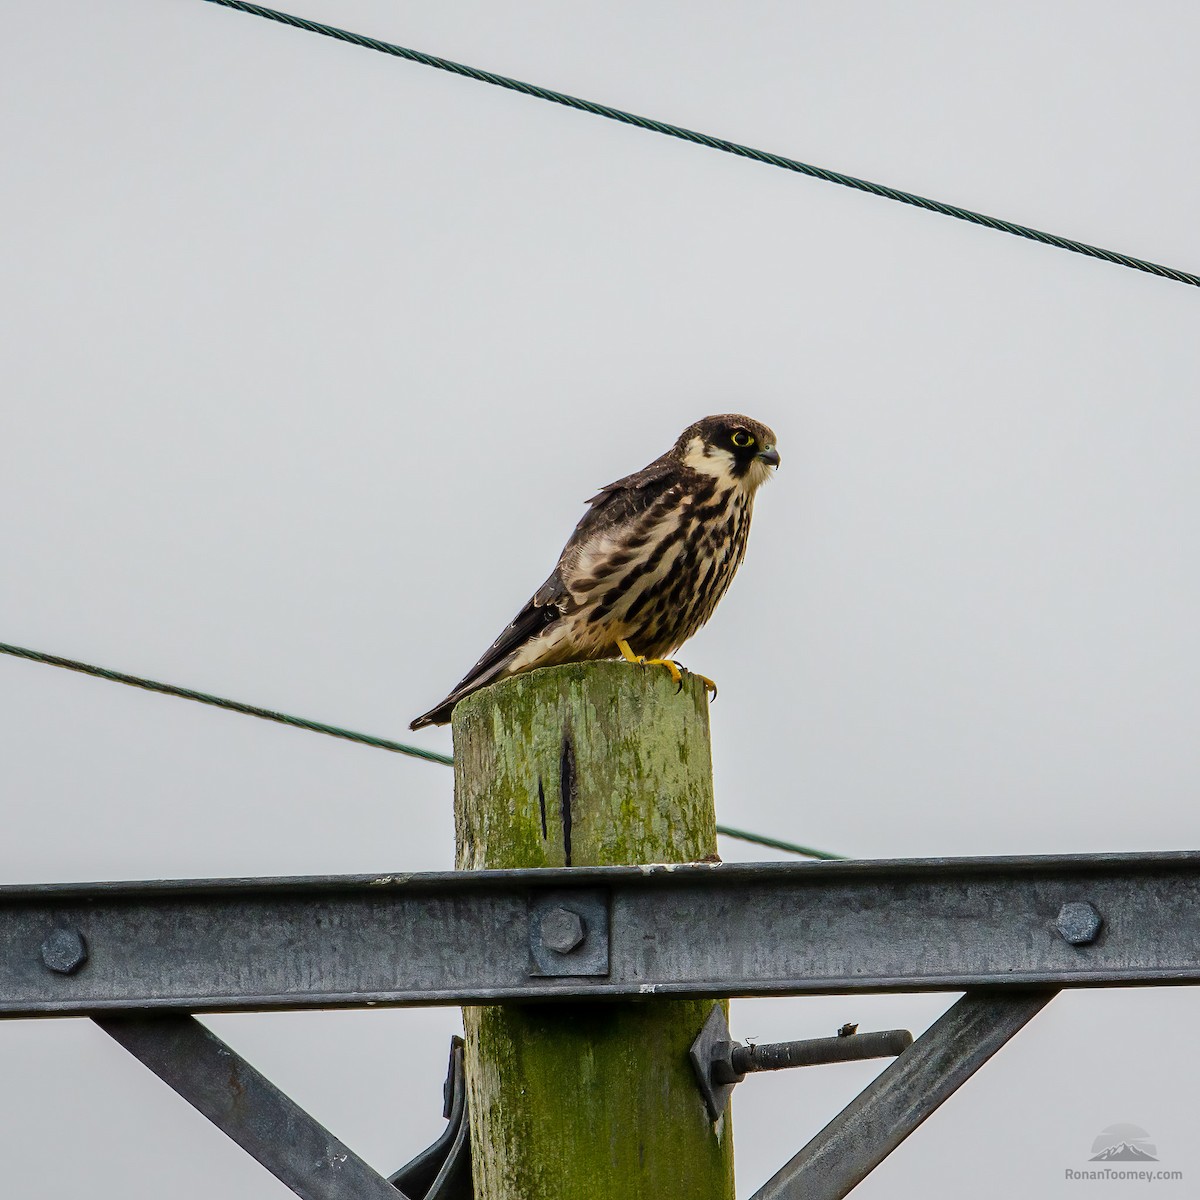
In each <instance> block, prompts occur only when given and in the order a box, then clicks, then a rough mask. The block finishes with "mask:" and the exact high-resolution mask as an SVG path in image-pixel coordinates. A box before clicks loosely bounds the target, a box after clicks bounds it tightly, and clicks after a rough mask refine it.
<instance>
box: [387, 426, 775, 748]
mask: <svg viewBox="0 0 1200 1200" xmlns="http://www.w3.org/2000/svg"><path fill="white" fill-rule="evenodd" d="M778 466H779V451H778V450H776V449H775V434H774V433H773V432H772V431H771V430H770V429H768V428H767V427H766V426H765V425H761V424H759V422H758V421H752V420H751V419H750V418H749V417H743V416H739V415H737V414H736V413H728V414H725V415H723V416H716V417H705V418H704V420H702V421H697V422H696V423H695V424H694V425H689V426H688V427H687V429H685V430H684V431H683V433H681V434H680V435H679V439H678V440H677V441H676V443H675V445H674V446H672V447H671V449H670V450H668V451H667V452H666V454H664V455H662V457H661V458H656V459H655V460H654V461H653V462H652V463H651V464H650V465H649V466H648V467H643V468H642V470H640V471H638V472H636V473H635V474H633V475H627V476H625V478H624V479H618V480H617V481H616V483H610V484H609V485H608V487H606V488H602V489H601V490H600V491H599V492H597V493H596V495H594V496H593V497H592V498H591V500H589V501H588V504H589V506H590V507H589V509H588V511H587V512H586V513H585V514H584V516H583V519H582V520H581V521H580V522H579V524H578V525H577V526H576V527H575V532H574V533H573V534H571V537H570V539H569V540H568V541H567V544H566V546H565V547H564V548H563V552H562V554H561V556H560V557H559V560H558V565H557V566H556V567H555V568H554V570H553V572H552V573H551V575H550V578H549V579H547V580H546V582H545V583H543V584H542V586H541V587H540V588H538V590H537V591H536V592H534V594H533V597H532V598H531V599H530V601H529V603H528V604H526V605H525V607H524V608H523V609H521V611H520V612H519V613H518V614H517V615H516V617H515V618H514V619H513V621H512V624H510V625H509V626H508V628H507V629H505V630H504V632H503V633H502V634H501V635H500V636H499V637H498V638H497V639H496V640H495V641H494V642H493V643H492V645H491V646H490V647H489V648H488V650H487V653H485V654H484V656H483V657H482V658H481V659H480V660H479V661H478V662H477V663H476V664H475V666H473V667H472V668H471V670H470V671H469V672H468V673H467V675H466V678H465V679H463V681H462V682H461V683H460V684H459V685H458V686H457V687H456V688H455V689H454V690H453V691H452V692H451V693H450V694H449V695H448V696H447V697H446V698H445V699H444V700H443V701H441V703H440V704H437V705H435V706H434V707H433V708H431V709H430V710H429V711H428V712H427V713H423V714H422V715H421V716H419V717H417V719H416V720H415V721H413V723H412V725H411V726H410V728H412V729H421V728H423V727H424V726H426V725H445V724H446V722H447V721H449V720H450V714H451V712H452V711H453V709H454V706H455V705H456V704H457V703H458V702H459V701H460V700H462V699H463V698H464V697H465V696H469V695H470V694H471V693H472V692H474V691H476V690H477V689H479V688H481V687H485V686H486V685H487V684H489V683H495V682H496V681H497V680H500V679H507V678H508V677H509V676H510V675H516V674H518V673H520V672H522V671H532V670H533V669H534V668H535V667H553V666H559V665H561V664H563V663H572V662H587V661H589V660H591V659H597V658H617V657H618V656H621V657H624V658H625V659H627V660H628V661H630V662H635V663H644V664H658V665H661V666H664V667H666V668H667V669H668V670H669V671H670V672H671V675H672V678H673V679H675V680H676V681H677V682H678V681H679V678H680V676H679V668H678V665H677V664H676V663H674V662H671V661H670V660H669V659H668V658H667V657H666V656H667V655H668V654H670V653H671V652H672V651H674V650H676V649H678V647H679V646H681V645H682V644H683V643H684V642H686V641H687V639H688V638H690V637H691V636H692V634H694V633H695V632H696V631H697V630H698V629H699V628H700V627H701V626H702V625H703V624H704V623H705V621H707V620H708V618H709V617H711V616H712V613H713V609H714V608H716V606H717V601H719V600H720V599H721V597H722V596H723V595H724V594H725V592H726V589H728V587H729V584H730V582H731V581H732V579H733V576H734V573H735V572H736V571H737V569H738V567H739V566H740V565H741V562H742V558H743V556H744V555H745V553H746V537H747V535H748V534H749V532H750V515H751V512H752V510H753V507H754V494H755V492H757V491H758V489H759V487H761V486H762V484H763V483H765V482H766V480H767V479H768V478H769V477H770V475H771V469H772V468H773V467H778ZM700 678H703V676H701V677H700ZM704 682H705V684H706V685H707V686H708V687H709V688H710V690H712V691H714V692H715V690H716V689H715V686H713V685H712V681H711V680H704ZM681 686H682V685H681Z"/></svg>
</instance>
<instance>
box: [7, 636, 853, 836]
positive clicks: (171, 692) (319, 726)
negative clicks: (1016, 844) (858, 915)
mask: <svg viewBox="0 0 1200 1200" xmlns="http://www.w3.org/2000/svg"><path fill="white" fill-rule="evenodd" d="M0 654H9V655H11V656H12V657H13V658H24V659H27V660H28V661H29V662H36V663H44V664H45V665H46V666H50V667H62V668H64V669H65V670H67V671H78V672H79V673H80V674H81V675H91V676H94V677H95V678H96V679H107V680H109V681H110V682H111V683H124V684H127V685H128V686H129V687H135V688H141V689H142V690H143V691H145V692H158V693H159V694H160V695H163V696H178V697H179V698H180V699H182V700H195V701H196V702H197V703H198V704H211V705H212V706H213V707H214V708H223V709H225V710H226V711H227V712H235V713H241V714H242V715H243V716H247V717H259V718H260V719H261V720H264V721H275V722H277V723H278V724H280V725H290V726H292V728H293V729H306V730H308V731H309V732H310V733H324V734H326V735H327V736H329V737H335V738H341V739H342V740H343V741H347V742H357V743H358V744H359V745H362V746H374V747H375V748H376V749H378V750H390V751H391V752H392V753H393V754H407V755H408V756H409V757H411V758H423V759H425V760H426V761H427V762H435V763H443V764H444V765H445V766H448V767H449V766H453V765H454V759H453V758H451V757H450V755H448V754H439V753H438V752H437V751H436V750H423V749H422V748H421V747H420V746H411V745H408V744H406V743H405V742H393V741H391V739H389V738H381V737H374V736H373V735H371V734H369V733H356V732H355V731H354V730H353V729H342V728H341V727H340V726H338V725H326V724H325V723H324V722H322V721H309V720H308V719H307V718H305V717H293V716H290V715H289V714H288V713H283V712H276V711H275V710H274V709H270V708H259V707H258V706H257V705H254V704H243V703H242V702H241V701H240V700H226V699H225V698H224V697H222V696H211V695H209V694H208V693H207V692H197V691H194V690H193V689H192V688H185V687H179V686H178V685H177V684H174V683H159V682H158V681H157V680H154V679H143V678H141V676H139V675H127V674H126V673H125V672H124V671H110V670H109V669H108V668H107V667H97V666H93V665H92V664H91V663H85V662H79V661H77V660H76V659H73V658H63V657H62V656H61V655H58V654H44V653H43V652H42V651H40V650H28V649H26V648H25V647H24V646H10V645H8V644H7V643H5V642H0ZM717 832H718V833H720V834H723V835H724V836H725V837H731V838H737V839H739V840H740V841H743V842H754V843H755V844H757V845H759V846H771V847H773V848H774V849H776V850H789V851H791V852H792V853H793V854H802V855H804V856H805V857H807V858H841V857H842V856H841V855H840V854H829V853H827V852H826V851H824V850H813V849H810V848H809V847H808V846H799V845H796V844H795V843H794V842H784V841H780V840H779V839H778V838H773V837H766V836H765V835H760V834H757V833H747V832H746V831H745V830H743V829H730V828H729V827H728V826H726V825H718V826H717Z"/></svg>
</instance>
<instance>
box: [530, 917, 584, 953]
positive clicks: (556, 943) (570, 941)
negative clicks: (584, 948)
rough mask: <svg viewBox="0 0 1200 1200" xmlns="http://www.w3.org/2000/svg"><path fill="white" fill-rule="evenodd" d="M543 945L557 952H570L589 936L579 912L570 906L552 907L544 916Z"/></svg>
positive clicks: (542, 927) (542, 925)
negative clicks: (572, 909) (574, 911)
mask: <svg viewBox="0 0 1200 1200" xmlns="http://www.w3.org/2000/svg"><path fill="white" fill-rule="evenodd" d="M540 932H541V938H542V945H543V946H545V947H546V949H547V950H553V951H554V952H555V953H557V954H570V953H571V951H572V950H574V949H575V947H576V946H578V945H580V943H582V941H583V939H584V938H585V937H587V930H586V929H585V928H584V926H583V922H582V921H581V920H580V919H579V914H578V913H573V912H572V911H571V910H570V909H569V908H552V909H551V910H550V911H549V912H548V913H546V914H545V915H544V916H543V917H542V924H541V930H540Z"/></svg>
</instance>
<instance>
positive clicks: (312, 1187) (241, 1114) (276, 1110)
mask: <svg viewBox="0 0 1200 1200" xmlns="http://www.w3.org/2000/svg"><path fill="white" fill-rule="evenodd" d="M96 1024H97V1025H99V1026H100V1028H101V1029H103V1030H104V1032H105V1033H107V1034H108V1035H109V1036H110V1037H112V1038H113V1039H114V1040H115V1041H117V1042H119V1043H120V1044H121V1045H122V1046H124V1047H125V1049H126V1050H128V1051H129V1053H130V1054H132V1055H133V1056H134V1057H135V1058H138V1059H140V1060H141V1061H142V1062H143V1063H144V1064H145V1065H146V1066H147V1067H149V1068H150V1070H151V1071H153V1072H154V1073H155V1075H157V1076H158V1077H159V1078H160V1079H162V1080H163V1081H164V1082H165V1083H167V1084H169V1085H170V1086H171V1087H173V1088H174V1089H175V1090H176V1091H177V1092H178V1093H179V1094H180V1095H181V1096H182V1097H183V1098H184V1099H185V1100H186V1101H187V1102H188V1103H189V1104H191V1105H193V1106H194V1107H195V1108H197V1109H199V1110H200V1112H202V1113H203V1114H204V1115H205V1116H206V1117H207V1118H208V1119H209V1120H210V1121H211V1122H212V1123H213V1124H214V1125H216V1126H217V1128H218V1129H220V1130H221V1131H222V1133H225V1134H227V1135H228V1136H229V1137H230V1138H232V1139H233V1140H234V1141H235V1142H237V1144H238V1145H239V1146H241V1147H242V1149H243V1150H245V1151H246V1152H247V1153H248V1154H250V1155H252V1156H253V1157H254V1158H256V1159H258V1161H259V1162H260V1163H262V1165H263V1166H264V1167H266V1168H267V1170H268V1171H270V1172H271V1174H272V1175H274V1176H275V1177H276V1178H277V1179H279V1180H281V1181H282V1182H283V1183H285V1184H286V1185H287V1186H288V1187H290V1188H291V1189H292V1191H293V1192H295V1193H296V1195H297V1196H299V1197H301V1200H407V1198H406V1197H405V1194H404V1193H403V1192H402V1191H400V1190H399V1189H398V1188H397V1187H395V1186H393V1185H392V1184H390V1183H389V1182H388V1181H387V1180H386V1179H384V1177H383V1176H382V1175H380V1174H379V1173H378V1172H377V1171H376V1170H375V1169H374V1168H373V1167H371V1166H370V1165H369V1164H368V1163H366V1162H364V1161H363V1160H362V1159H361V1158H359V1157H358V1155H357V1154H355V1153H354V1151H353V1150H351V1149H350V1148H349V1147H348V1146H345V1145H343V1143H342V1142H340V1141H339V1140H338V1139H337V1138H335V1137H334V1136H333V1134H331V1133H330V1132H329V1131H328V1130H327V1129H325V1128H324V1127H323V1126H322V1125H320V1124H319V1123H318V1122H317V1121H316V1120H314V1119H313V1118H312V1117H311V1116H309V1114H308V1113H306V1112H305V1111H304V1109H302V1108H301V1107H300V1106H299V1105H298V1104H297V1103H296V1102H295V1101H294V1100H291V1099H289V1097H287V1096H285V1095H284V1094H283V1092H281V1091H280V1090H279V1089H278V1088H277V1087H276V1086H275V1085H274V1084H273V1083H272V1082H271V1081H270V1080H269V1079H267V1078H266V1077H265V1076H264V1075H262V1074H260V1073H259V1072H258V1071H256V1070H255V1069H254V1068H253V1067H252V1066H251V1065H250V1064H249V1063H248V1062H246V1060H245V1059H243V1058H242V1057H241V1056H240V1055H239V1054H237V1053H236V1051H234V1050H232V1049H231V1048H230V1047H229V1046H227V1045H226V1044H225V1043H224V1042H223V1041H221V1039H220V1038H219V1037H217V1036H216V1035H215V1034H213V1033H211V1032H210V1031H209V1030H208V1029H206V1028H205V1027H204V1026H203V1025H201V1024H200V1022H199V1021H197V1020H196V1018H195V1017H190V1016H162V1017H159V1016H154V1017H140V1016H139V1017H125V1016H122V1017H98V1018H96Z"/></svg>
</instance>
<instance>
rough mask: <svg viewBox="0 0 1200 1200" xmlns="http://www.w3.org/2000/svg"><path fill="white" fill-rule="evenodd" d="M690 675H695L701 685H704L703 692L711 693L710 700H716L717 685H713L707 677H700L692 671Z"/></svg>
mask: <svg viewBox="0 0 1200 1200" xmlns="http://www.w3.org/2000/svg"><path fill="white" fill-rule="evenodd" d="M692 674H693V675H695V676H696V678H697V679H698V680H700V682H701V683H702V684H704V690H705V691H706V692H711V693H712V699H713V700H715V699H716V698H717V685H716V684H715V683H713V681H712V680H711V679H709V677H708V676H707V675H700V674H697V672H695V671H693V672H692Z"/></svg>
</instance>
